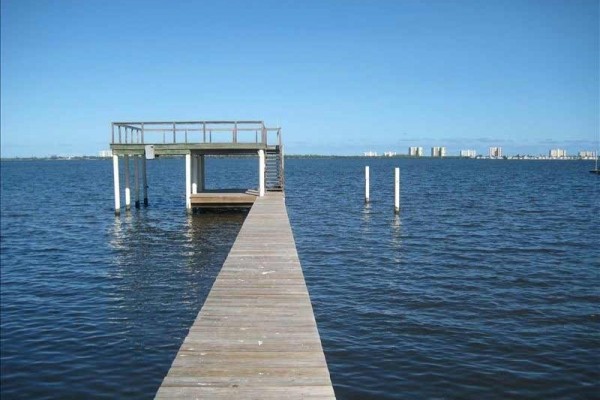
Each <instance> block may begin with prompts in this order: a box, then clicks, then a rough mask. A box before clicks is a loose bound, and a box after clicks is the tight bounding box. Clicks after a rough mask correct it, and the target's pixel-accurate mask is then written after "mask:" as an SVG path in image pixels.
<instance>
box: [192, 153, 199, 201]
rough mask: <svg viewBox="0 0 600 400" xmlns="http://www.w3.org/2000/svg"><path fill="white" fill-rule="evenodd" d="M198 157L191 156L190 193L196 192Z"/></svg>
mask: <svg viewBox="0 0 600 400" xmlns="http://www.w3.org/2000/svg"><path fill="white" fill-rule="evenodd" d="M198 164H199V162H198V157H192V194H196V193H198Z"/></svg>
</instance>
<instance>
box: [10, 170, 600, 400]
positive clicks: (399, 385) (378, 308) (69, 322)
mask: <svg viewBox="0 0 600 400" xmlns="http://www.w3.org/2000/svg"><path fill="white" fill-rule="evenodd" d="M366 164H369V165H370V167H371V182H372V186H371V197H372V202H371V204H369V205H368V206H365V205H364V203H363V195H364V194H363V193H364V188H363V168H364V165H366ZM395 166H399V167H400V168H401V170H402V196H401V207H402V211H401V214H400V216H395V215H394V214H393V193H392V190H393V167H395ZM207 168H208V178H209V182H208V186H209V187H218V186H219V184H218V182H225V183H224V184H223V186H229V187H247V186H252V185H255V183H254V182H255V181H256V161H255V160H251V159H242V160H231V159H210V160H208V164H207ZM148 169H149V180H150V181H149V185H150V203H151V206H150V207H149V208H148V209H144V210H141V211H134V212H132V213H131V214H125V215H122V216H121V217H120V218H115V217H114V216H113V214H112V204H113V200H112V177H111V163H110V161H54V162H49V161H47V162H42V161H39V162H3V163H2V166H1V178H2V179H1V184H2V192H1V195H2V197H1V200H2V202H1V217H2V218H1V258H0V261H1V268H2V269H1V272H2V273H1V280H2V282H1V283H2V285H1V317H2V318H1V353H2V354H1V357H2V360H1V361H2V366H1V367H2V377H1V380H2V381H1V385H2V386H1V395H2V398H3V399H4V398H32V397H35V398H75V397H78V398H118V397H128V398H151V397H152V396H153V394H154V392H155V391H156V389H157V388H158V386H159V385H160V382H161V380H162V378H163V376H164V374H165V373H166V372H167V370H168V368H169V366H170V363H171V361H172V359H173V357H174V355H175V353H176V351H177V349H178V348H179V345H180V343H181V341H182V340H183V338H184V337H185V335H186V333H187V328H188V327H189V326H190V325H191V323H192V321H193V319H194V318H195V316H196V314H197V312H198V310H199V308H200V307H201V305H202V302H203V301H204V299H205V297H206V295H207V294H208V291H209V290H210V286H211V285H212V282H213V280H214V278H215V276H216V274H218V271H219V268H220V266H221V264H222V262H223V261H224V258H225V257H226V255H227V252H228V249H229V247H230V246H231V244H232V243H233V240H234V239H235V236H236V234H237V232H238V230H239V228H240V226H241V224H242V222H243V219H244V214H199V215H194V216H187V215H186V214H185V212H184V210H183V204H184V198H183V191H184V189H183V161H182V160H181V159H161V160H156V161H152V162H149V165H148ZM588 169H590V164H589V162H588V163H585V162H542V161H536V162H526V161H519V162H516V161H480V160H409V159H406V160H405V159H288V160H287V161H286V173H287V175H286V185H287V186H286V195H287V204H288V210H289V214H290V219H291V222H292V226H293V230H294V235H295V237H296V242H297V246H298V251H299V255H300V259H301V261H302V265H303V268H304V271H305V275H306V280H307V284H308V286H309V290H310V293H311V298H312V300H313V304H314V308H315V313H316V317H317V322H318V325H319V330H320V333H321V337H322V340H323V346H324V348H325V351H326V357H327V361H328V364H329V367H330V372H331V376H332V380H333V383H334V386H335V390H336V394H337V396H338V397H339V398H342V399H352V398H356V399H363V398H498V399H500V398H598V395H597V393H598V391H599V389H600V387H599V384H598V382H599V381H600V375H599V371H600V367H599V366H600V333H599V332H600V317H599V313H600V306H599V304H600V290H599V289H598V288H599V284H600V276H599V271H600V269H599V267H600V250H599V249H600V246H599V243H600V232H599V227H600V217H599V215H600V179H598V177H597V176H594V175H592V174H589V173H588V172H587V171H588Z"/></svg>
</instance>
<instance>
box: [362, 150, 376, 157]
mask: <svg viewBox="0 0 600 400" xmlns="http://www.w3.org/2000/svg"><path fill="white" fill-rule="evenodd" d="M363 155H364V156H365V157H377V152H376V151H365V152H364V153H363Z"/></svg>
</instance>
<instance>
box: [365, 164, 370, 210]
mask: <svg viewBox="0 0 600 400" xmlns="http://www.w3.org/2000/svg"><path fill="white" fill-rule="evenodd" d="M368 202H369V166H368V165H367V166H366V167H365V203H368Z"/></svg>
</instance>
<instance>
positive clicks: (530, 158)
mask: <svg viewBox="0 0 600 400" xmlns="http://www.w3.org/2000/svg"><path fill="white" fill-rule="evenodd" d="M180 157H181V156H162V157H161V158H180ZM216 157H219V158H229V157H232V158H240V157H242V158H244V157H254V156H247V155H246V156H240V155H236V156H216ZM285 158H287V159H308V158H314V159H320V158H363V159H365V160H376V159H411V160H474V161H481V160H493V161H594V158H581V157H578V156H573V157H565V158H550V157H547V156H529V155H528V156H520V155H518V156H506V157H501V158H490V157H461V156H444V157H429V156H421V157H415V156H409V155H406V154H397V155H394V156H361V155H320V154H288V155H286V156H285ZM82 160H84V161H85V160H88V161H97V160H111V158H110V157H99V156H51V157H1V158H0V161H10V162H17V161H82Z"/></svg>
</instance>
